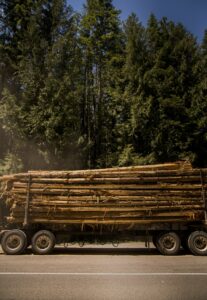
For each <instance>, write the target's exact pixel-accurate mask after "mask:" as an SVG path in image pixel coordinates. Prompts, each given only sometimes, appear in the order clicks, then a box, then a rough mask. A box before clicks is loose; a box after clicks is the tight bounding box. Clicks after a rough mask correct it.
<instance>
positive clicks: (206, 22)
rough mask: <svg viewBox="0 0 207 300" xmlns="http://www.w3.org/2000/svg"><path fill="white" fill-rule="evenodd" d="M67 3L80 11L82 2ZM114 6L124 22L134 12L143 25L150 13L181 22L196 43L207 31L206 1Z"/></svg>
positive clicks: (133, 0)
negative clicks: (206, 30)
mask: <svg viewBox="0 0 207 300" xmlns="http://www.w3.org/2000/svg"><path fill="white" fill-rule="evenodd" d="M68 3H69V4H71V6H72V7H73V8H74V9H75V10H77V11H81V10H82V7H83V3H85V1H84V0H68ZM113 3H114V6H115V7H116V8H118V9H120V10H121V11H122V13H121V18H122V19H123V20H124V19H126V18H127V16H128V15H129V14H131V13H132V12H135V13H136V14H137V16H138V17H139V20H140V21H141V22H142V24H143V25H146V22H147V19H148V17H149V15H150V14H151V13H154V14H155V16H156V17H157V18H158V19H160V18H162V17H163V16H166V17H167V18H168V19H169V20H173V21H174V22H181V23H182V24H183V25H184V26H185V27H186V28H187V30H189V31H190V32H192V33H193V34H194V35H195V36H196V37H197V38H198V41H201V40H202V38H203V34H204V30H205V29H207V0H114V1H113Z"/></svg>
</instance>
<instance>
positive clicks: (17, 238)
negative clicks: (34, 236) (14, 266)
mask: <svg viewBox="0 0 207 300" xmlns="http://www.w3.org/2000/svg"><path fill="white" fill-rule="evenodd" d="M26 246H27V236H26V234H25V233H24V232H23V231H22V230H18V229H13V230H8V231H7V232H5V234H4V235H3V237H2V240H1V247H2V249H3V251H4V253H6V254H8V255H17V254H21V253H23V252H24V250H25V249H26Z"/></svg>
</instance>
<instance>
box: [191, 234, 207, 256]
mask: <svg viewBox="0 0 207 300" xmlns="http://www.w3.org/2000/svg"><path fill="white" fill-rule="evenodd" d="M188 247H189V249H190V251H191V252H192V253H193V254H194V255H200V256H206V255H207V233H206V232H205V231H193V232H192V233H191V234H190V235H189V237H188Z"/></svg>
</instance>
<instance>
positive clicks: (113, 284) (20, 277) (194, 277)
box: [0, 243, 207, 300]
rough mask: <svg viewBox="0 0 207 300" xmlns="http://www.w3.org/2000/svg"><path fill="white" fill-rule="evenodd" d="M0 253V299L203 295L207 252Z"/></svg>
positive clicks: (200, 298)
mask: <svg viewBox="0 0 207 300" xmlns="http://www.w3.org/2000/svg"><path fill="white" fill-rule="evenodd" d="M72 247H73V248H70V249H64V248H58V249H56V250H55V253H54V254H53V255H48V256H37V255H33V254H32V253H31V252H30V251H29V250H28V252H27V254H25V255H20V256H6V255H4V254H1V252H0V299H1V300H24V299H25V300H33V299H34V300H53V299H55V300H59V299H60V300H62V299H64V300H68V299H71V300H76V299H77V300H87V299H88V300H89V299H90V300H93V299H96V300H99V299H101V300H102V299H104V300H108V299H114V300H117V299H120V300H122V299H127V300H131V299H132V300H133V299H136V300H137V299H141V300H145V299H153V300H156V299H157V300H158V299H159V300H164V299H165V300H171V299H172V300H174V299H176V300H185V299H186V300H191V299H192V300H196V299H197V300H206V299H207V257H195V256H192V255H190V254H186V253H182V252H181V254H180V255H179V256H175V257H166V256H162V255H160V254H159V253H158V252H157V251H156V250H155V249H151V250H148V249H144V248H143V244H141V247H142V248H140V245H139V248H138V249H137V248H136V247H137V245H136V247H135V244H131V243H130V244H126V245H120V246H119V248H116V249H115V248H113V249H112V248H111V247H110V246H98V247H97V246H96V247H94V246H93V248H91V246H90V247H86V248H85V247H84V248H76V247H74V246H72Z"/></svg>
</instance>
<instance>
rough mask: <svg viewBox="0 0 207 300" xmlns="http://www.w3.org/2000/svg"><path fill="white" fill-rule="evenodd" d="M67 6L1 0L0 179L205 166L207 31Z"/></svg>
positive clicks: (54, 1)
mask: <svg viewBox="0 0 207 300" xmlns="http://www.w3.org/2000/svg"><path fill="white" fill-rule="evenodd" d="M69 2H70V1H66V0H24V1H22V0H0V174H6V173H12V172H18V171H26V170H29V169H86V168H87V169H90V168H104V167H111V166H128V165H137V164H150V163H162V162H169V161H171V162H172V161H176V160H190V161H191V162H192V163H193V164H194V165H196V166H201V167H204V166H207V31H206V32H204V36H203V40H202V42H198V41H197V39H196V37H195V36H193V34H191V33H190V32H189V31H188V30H187V29H186V28H185V27H184V26H183V25H182V24H181V23H178V24H177V23H175V22H173V21H170V20H168V19H167V18H166V17H163V18H162V19H161V20H158V19H157V18H156V17H155V16H154V15H151V16H150V17H149V19H148V23H147V25H146V26H145V27H144V26H143V25H142V24H141V22H140V21H139V18H138V17H137V16H136V15H135V14H132V15H130V16H129V17H128V18H127V20H125V21H123V20H121V18H120V11H118V10H117V9H116V8H115V7H114V5H113V1H112V0H87V1H86V3H85V6H84V9H83V11H82V13H77V12H75V11H74V10H73V8H72V7H71V6H70V4H69Z"/></svg>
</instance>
